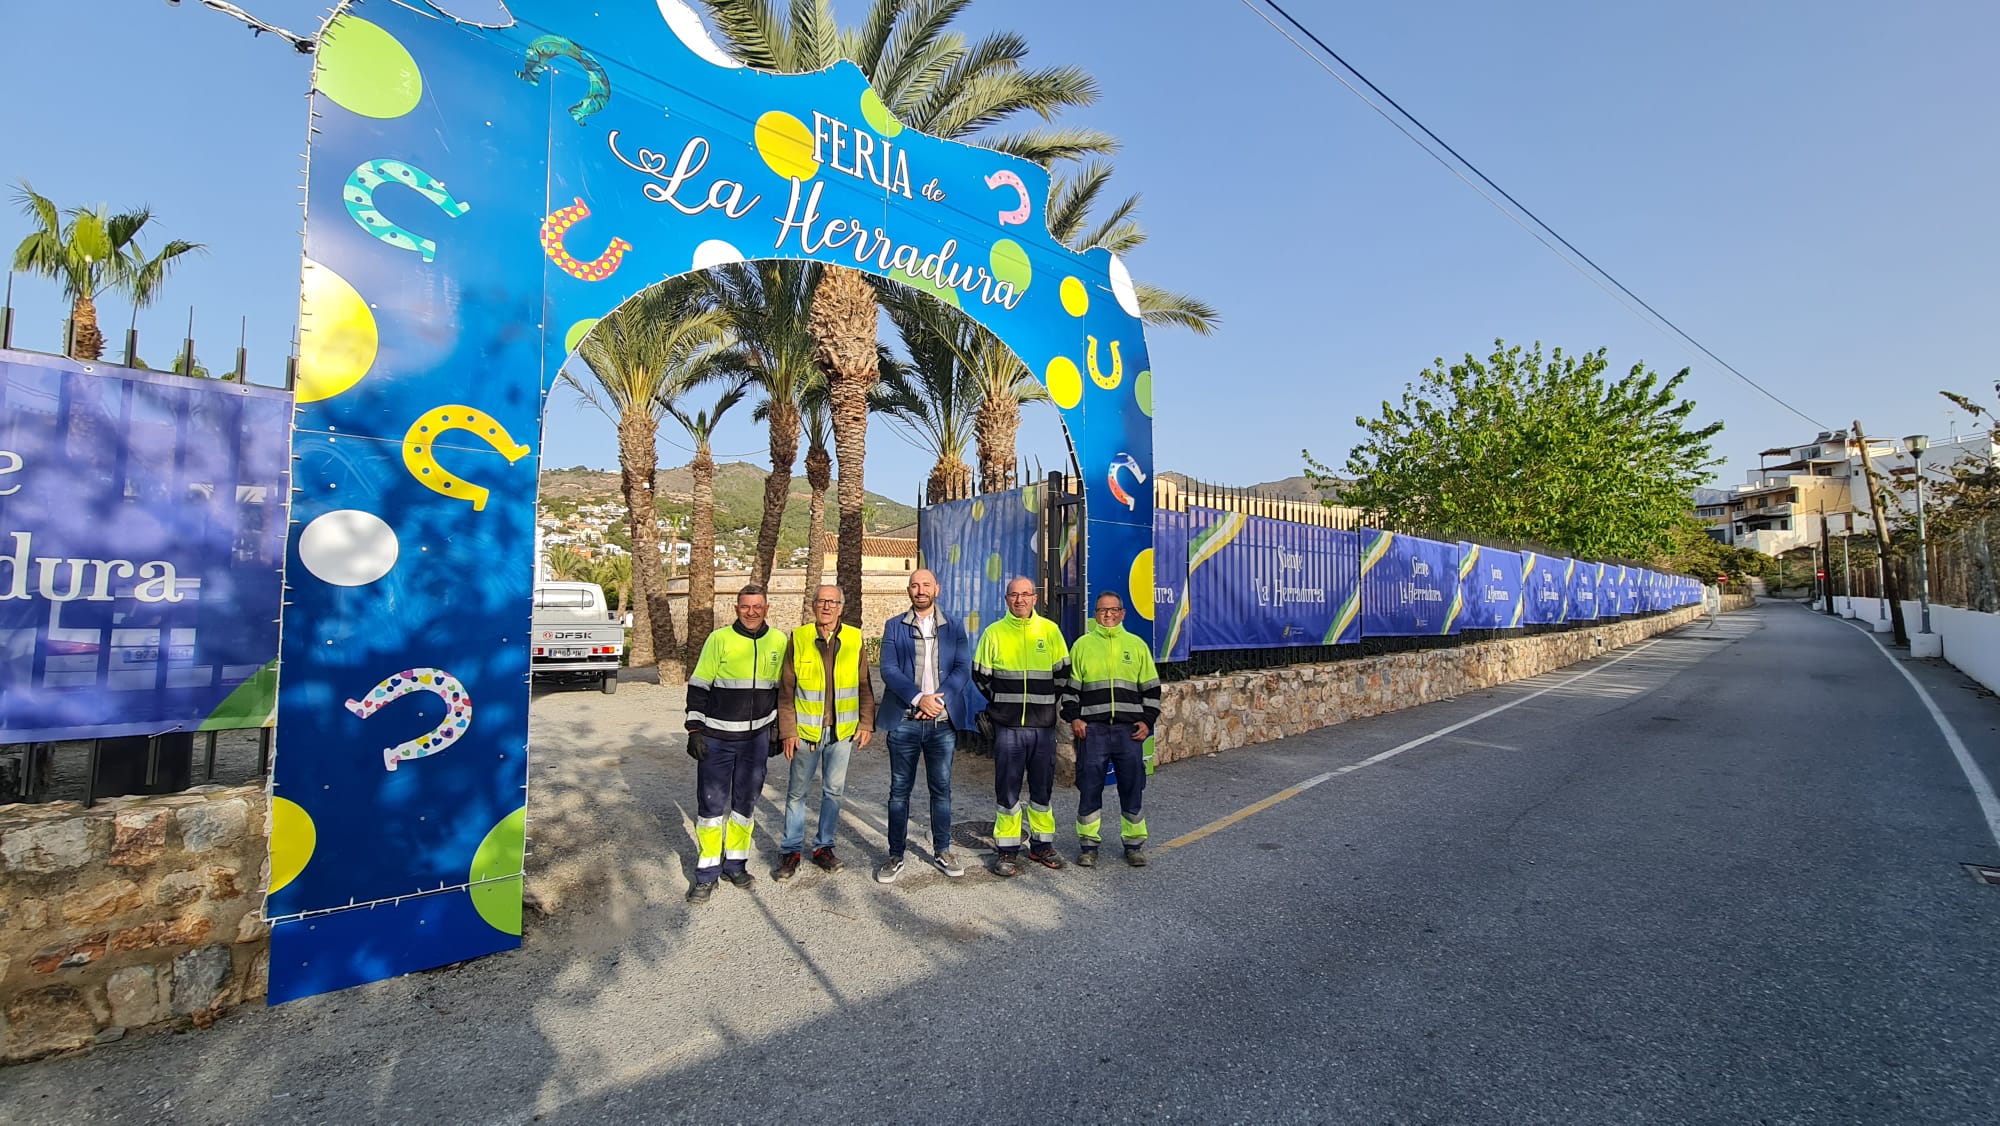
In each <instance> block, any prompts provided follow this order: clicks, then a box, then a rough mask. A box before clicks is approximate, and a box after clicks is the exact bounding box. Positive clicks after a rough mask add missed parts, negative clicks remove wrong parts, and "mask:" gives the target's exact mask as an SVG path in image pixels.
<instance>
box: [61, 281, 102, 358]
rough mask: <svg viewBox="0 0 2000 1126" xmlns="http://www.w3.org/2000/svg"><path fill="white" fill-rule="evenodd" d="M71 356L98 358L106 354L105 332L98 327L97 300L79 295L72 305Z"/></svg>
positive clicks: (70, 318) (70, 316) (70, 317)
mask: <svg viewBox="0 0 2000 1126" xmlns="http://www.w3.org/2000/svg"><path fill="white" fill-rule="evenodd" d="M69 321H70V330H69V356H70V359H73V360H97V359H102V358H103V356H104V332H103V330H101V329H99V328H98V327H97V302H96V301H95V300H94V299H92V298H90V297H88V296H84V297H79V298H77V299H76V301H75V303H74V304H72V305H71V306H70V312H69Z"/></svg>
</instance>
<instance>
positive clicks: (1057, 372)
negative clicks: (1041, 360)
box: [1042, 356, 1083, 410]
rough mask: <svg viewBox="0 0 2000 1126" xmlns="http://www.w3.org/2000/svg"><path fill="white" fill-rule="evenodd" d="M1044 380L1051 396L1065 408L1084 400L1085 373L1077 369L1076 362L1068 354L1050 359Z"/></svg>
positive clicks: (1043, 376)
mask: <svg viewBox="0 0 2000 1126" xmlns="http://www.w3.org/2000/svg"><path fill="white" fill-rule="evenodd" d="M1042 382H1043V383H1044V384H1045V385H1047V387H1048V389H1049V398H1051V399H1054V400H1055V401H1056V405H1057V406H1059V407H1061V408H1062V409H1064V410H1068V409H1070V408H1071V407H1073V406H1075V405H1077V404H1078V403H1080V402H1082V401H1083V373H1082V372H1080V371H1078V370H1076V362H1075V361H1074V360H1071V359H1070V358H1069V357H1068V356H1057V357H1056V358H1055V359H1053V360H1050V361H1049V366H1048V370H1047V371H1046V372H1044V373H1043V375H1042Z"/></svg>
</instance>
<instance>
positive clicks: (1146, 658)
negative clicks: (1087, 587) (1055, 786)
mask: <svg viewBox="0 0 2000 1126" xmlns="http://www.w3.org/2000/svg"><path fill="white" fill-rule="evenodd" d="M1094 616H1095V618H1096V620H1095V621H1094V622H1093V623H1092V624H1091V627H1090V630H1089V632H1087V633H1085V634H1084V635H1083V636H1082V637H1079V638H1077V639H1076V648H1074V649H1072V650H1070V681H1071V687H1070V689H1069V691H1067V692H1065V693H1063V699H1062V717H1063V719H1065V720H1067V721H1068V722H1069V729H1070V734H1072V735H1074V736H1075V737H1076V793H1077V799H1076V836H1077V843H1078V845H1079V846H1081V850H1080V851H1079V852H1078V853H1077V857H1076V862H1077V864H1078V865H1079V866H1081V867H1084V868H1093V867H1096V865H1097V849H1098V846H1099V845H1101V844H1102V843H1103V829H1102V826H1103V823H1104V764H1105V763H1106V762H1110V763H1111V764H1112V765H1113V766H1114V767H1115V768H1116V769H1117V771H1118V813H1119V816H1118V835H1119V836H1120V837H1121V838H1123V840H1124V842H1125V862H1126V863H1127V864H1130V865H1132V866H1133V867H1134V868H1144V867H1145V866H1146V854H1145V853H1144V852H1141V851H1140V850H1141V849H1142V848H1144V847H1145V845H1146V815H1145V814H1144V813H1143V812H1141V809H1140V804H1139V803H1140V799H1141V798H1142V797H1143V796H1144V795H1145V792H1146V756H1145V746H1146V736H1148V735H1151V734H1152V733H1153V725H1154V724H1155V723H1157V722H1159V718H1160V674H1159V672H1158V671H1157V670H1155V669H1154V667H1153V654H1152V651H1151V650H1150V649H1148V648H1147V646H1146V643H1145V642H1143V641H1140V640H1139V639H1138V638H1136V637H1134V636H1132V635H1131V634H1129V633H1126V632H1125V601H1124V599H1121V598H1119V597H1118V596H1117V595H1116V594H1113V593H1112V592H1110V591H1108V590H1107V591H1105V592H1104V593H1103V594H1100V595H1098V596H1097V607H1096V610H1095V611H1094Z"/></svg>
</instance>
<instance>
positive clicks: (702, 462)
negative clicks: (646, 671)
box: [666, 379, 749, 668]
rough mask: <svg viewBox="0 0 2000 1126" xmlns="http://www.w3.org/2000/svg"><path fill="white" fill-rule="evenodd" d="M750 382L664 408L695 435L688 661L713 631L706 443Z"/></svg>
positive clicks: (711, 500) (711, 469) (711, 470)
mask: <svg viewBox="0 0 2000 1126" xmlns="http://www.w3.org/2000/svg"><path fill="white" fill-rule="evenodd" d="M748 392H749V382H748V380H746V379H738V380H737V381H736V382H734V383H732V384H731V385H730V386H729V389H728V390H726V391H724V392H723V393H722V394H721V395H720V396H719V397H717V399H716V400H715V405H714V406H712V407H710V408H708V409H707V410H700V411H689V410H688V409H686V408H685V407H683V406H681V405H680V403H679V402H678V401H677V400H678V398H679V396H675V401H669V402H668V404H667V407H666V409H667V412H668V413H669V414H671V415H673V416H674V419H675V421H677V422H679V423H680V424H681V428H682V429H684V430H686V431H687V432H688V437H689V438H692V439H694V460H693V461H692V462H690V463H688V470H689V472H690V473H691V474H692V475H693V477H694V515H693V518H692V520H691V523H692V524H693V527H692V528H691V529H690V530H689V532H688V546H689V548H690V549H691V551H692V554H691V556H690V558H689V559H688V603H687V653H686V657H685V658H684V659H685V661H686V663H687V667H688V668H693V667H694V665H695V662H696V661H698V660H700V659H701V647H702V643H703V642H706V641H707V640H708V635H709V634H711V633H713V632H715V453H714V451H713V449H712V448H711V447H710V445H709V441H710V439H712V438H714V437H715V428H716V426H718V425H720V424H721V422H722V416H723V415H724V414H726V413H728V411H729V409H730V408H731V407H733V406H735V405H736V404H738V403H740V402H742V401H743V397H744V395H746V394H748Z"/></svg>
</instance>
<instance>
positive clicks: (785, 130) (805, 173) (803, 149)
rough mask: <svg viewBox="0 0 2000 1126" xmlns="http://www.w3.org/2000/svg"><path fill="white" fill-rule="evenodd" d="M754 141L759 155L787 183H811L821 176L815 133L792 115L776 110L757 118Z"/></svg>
mask: <svg viewBox="0 0 2000 1126" xmlns="http://www.w3.org/2000/svg"><path fill="white" fill-rule="evenodd" d="M753 139H754V140H755V141H756V144H757V155H758V156H761V157H763V158H764V163H765V164H768V165H770V166H771V171H773V172H776V173H777V174H778V175H780V176H783V177H785V178H786V179H788V180H810V179H812V178H813V177H814V176H817V175H819V162H818V161H816V160H814V159H813V137H812V130H810V129H808V128H806V123H805V122H803V121H800V120H799V119H798V118H796V117H793V116H792V115H791V114H789V113H786V112H785V111H783V110H776V109H774V110H772V111H770V112H769V113H766V114H765V115H764V116H762V117H760V118H758V119H757V131H756V134H755V136H754V138H753Z"/></svg>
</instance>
